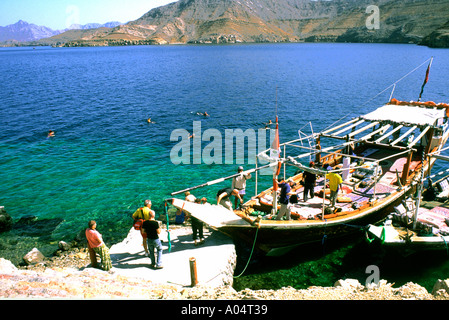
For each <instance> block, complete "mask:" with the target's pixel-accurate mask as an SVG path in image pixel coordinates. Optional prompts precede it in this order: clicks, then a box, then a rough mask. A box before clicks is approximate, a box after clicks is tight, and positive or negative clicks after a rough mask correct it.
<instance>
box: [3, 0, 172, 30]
mask: <svg viewBox="0 0 449 320" xmlns="http://www.w3.org/2000/svg"><path fill="white" fill-rule="evenodd" d="M175 1H176V0H0V26H6V25H9V24H14V23H16V22H17V21H19V20H24V21H26V22H28V23H34V24H37V25H40V26H46V27H49V28H52V29H54V30H57V29H65V28H67V27H69V26H70V25H72V24H87V23H105V22H109V21H120V22H122V23H126V22H128V21H131V20H136V19H138V18H140V17H141V16H143V15H144V14H145V13H146V12H148V11H150V10H151V9H152V8H155V7H159V6H162V5H165V4H168V3H171V2H175Z"/></svg>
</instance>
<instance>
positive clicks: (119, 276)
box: [0, 247, 449, 300]
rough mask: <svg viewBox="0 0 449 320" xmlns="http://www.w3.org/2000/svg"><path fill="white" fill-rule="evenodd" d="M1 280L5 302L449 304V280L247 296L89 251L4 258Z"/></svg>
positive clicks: (342, 283)
mask: <svg viewBox="0 0 449 320" xmlns="http://www.w3.org/2000/svg"><path fill="white" fill-rule="evenodd" d="M66 249H67V248H66ZM0 279H1V281H0V299H151V300H154V299H165V300H449V279H448V280H438V281H437V283H436V284H435V286H434V288H433V290H432V292H428V291H427V290H426V289H425V288H424V287H422V286H420V285H418V284H415V283H411V282H409V283H407V284H405V285H403V286H401V287H398V288H395V287H394V284H391V283H387V281H385V280H381V281H379V283H378V284H377V285H375V284H373V285H371V286H364V285H362V284H360V283H359V282H358V280H353V279H345V280H338V281H337V282H336V283H335V284H334V286H333V287H309V288H308V289H295V288H292V287H284V288H282V289H280V290H251V289H244V290H241V291H236V290H235V289H234V288H233V287H232V285H220V286H209V285H205V284H201V283H200V284H199V285H197V286H194V287H192V286H188V285H183V286H179V285H176V284H170V283H158V282H157V276H155V278H152V279H151V280H150V279H149V278H148V277H140V276H139V274H138V273H136V275H135V276H127V275H126V276H124V275H123V273H121V272H120V270H119V269H117V268H113V269H112V270H111V271H109V272H106V271H102V270H100V269H95V268H92V267H91V266H90V259H89V254H88V251H87V249H86V248H85V247H71V248H70V249H69V250H67V251H65V250H63V248H62V249H60V250H58V252H57V254H56V255H54V256H53V257H50V258H47V257H44V258H43V259H42V260H41V262H40V263H35V264H30V265H28V266H22V267H19V268H18V267H16V266H14V265H13V264H12V263H11V262H10V261H9V260H6V259H3V258H0ZM231 283H232V282H231Z"/></svg>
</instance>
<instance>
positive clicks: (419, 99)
mask: <svg viewBox="0 0 449 320" xmlns="http://www.w3.org/2000/svg"><path fill="white" fill-rule="evenodd" d="M431 65H432V59H431V60H430V62H429V65H428V67H427V70H426V77H425V78H424V82H423V84H422V86H421V92H420V93H419V98H418V101H421V96H422V94H423V92H424V87H425V86H426V83H427V81H429V72H430V66H431Z"/></svg>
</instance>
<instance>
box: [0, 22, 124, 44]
mask: <svg viewBox="0 0 449 320" xmlns="http://www.w3.org/2000/svg"><path fill="white" fill-rule="evenodd" d="M118 25H120V22H116V21H113V22H107V23H105V24H99V23H89V24H85V25H80V24H74V25H71V26H70V27H69V28H67V29H64V30H53V29H51V28H48V27H45V26H38V25H35V24H32V23H28V22H26V21H23V20H19V21H18V22H16V23H14V24H10V25H8V26H5V27H1V26H0V42H26V41H36V40H40V39H43V38H49V37H52V36H55V35H58V34H61V33H64V32H67V31H69V30H73V29H79V30H87V29H96V28H101V27H106V28H114V27H116V26H118Z"/></svg>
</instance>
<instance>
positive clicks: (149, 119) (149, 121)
mask: <svg viewBox="0 0 449 320" xmlns="http://www.w3.org/2000/svg"><path fill="white" fill-rule="evenodd" d="M147 122H148V123H156V122H154V121H151V118H148V120H147Z"/></svg>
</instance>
